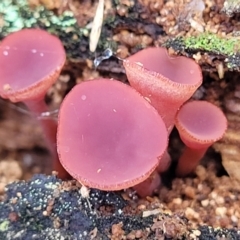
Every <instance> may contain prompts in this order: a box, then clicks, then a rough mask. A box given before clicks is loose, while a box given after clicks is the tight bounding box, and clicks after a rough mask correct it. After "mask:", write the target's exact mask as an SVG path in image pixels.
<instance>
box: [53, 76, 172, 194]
mask: <svg viewBox="0 0 240 240" xmlns="http://www.w3.org/2000/svg"><path fill="white" fill-rule="evenodd" d="M167 141H168V134H167V130H166V127H165V124H164V123H163V121H162V119H161V117H160V116H159V115H158V114H157V111H156V110H155V109H154V108H153V107H152V106H151V105H150V104H149V103H148V102H147V101H146V100H145V99H144V98H143V97H142V96H140V94H139V93H137V92H136V91H135V90H134V89H132V88H131V87H129V86H127V85H125V84H123V83H121V82H118V81H116V80H109V79H97V80H92V81H86V82H83V83H80V84H78V85H77V86H75V87H74V88H73V90H72V91H71V92H70V93H69V94H68V95H67V96H66V98H65V99H64V101H63V103H62V106H61V109H60V115H59V127H58V134H57V145H58V153H59V157H60V161H61V163H62V164H63V166H64V167H65V168H66V169H67V170H68V172H69V173H70V174H71V175H72V176H73V177H75V178H76V179H77V180H79V181H80V182H81V183H83V184H84V185H87V186H90V187H93V188H98V189H102V190H120V189H123V188H127V187H131V186H133V185H136V184H137V183H139V182H142V181H143V180H145V179H146V178H147V177H148V176H149V175H150V174H151V173H152V172H153V170H154V169H155V168H156V167H157V165H158V164H159V161H160V157H161V155H162V154H163V152H164V151H165V149H166V147H167Z"/></svg>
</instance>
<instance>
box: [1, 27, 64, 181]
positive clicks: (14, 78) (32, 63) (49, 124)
mask: <svg viewBox="0 0 240 240" xmlns="http://www.w3.org/2000/svg"><path fill="white" fill-rule="evenodd" d="M65 59H66V54H65V51H64V48H63V45H62V43H61V41H60V40H59V39H58V38H57V37H55V36H53V35H51V34H49V33H48V32H46V31H43V30H40V29H24V30H20V31H18V32H15V33H12V34H10V35H9V36H7V37H6V38H4V39H3V41H2V42H1V43H0V66H1V68H0V96H1V97H2V98H6V99H9V100H10V101H12V102H23V103H25V104H26V106H27V107H28V108H29V110H30V111H31V113H32V114H33V115H34V117H39V116H40V115H41V113H43V112H47V111H48V107H47V105H46V103H45V101H44V97H45V95H46V92H47V90H48V89H49V88H50V87H51V86H52V84H53V83H55V82H56V80H57V78H58V76H59V74H60V71H61V69H62V67H63V65H64V63H65ZM39 121H40V123H41V126H42V128H43V131H44V134H45V137H46V142H47V143H48V145H49V146H50V150H51V153H52V155H53V158H54V160H53V169H54V170H55V171H57V172H58V174H59V176H60V177H65V176H66V171H65V170H64V169H63V167H62V166H61V164H60V162H59V160H58V156H57V152H56V130H57V121H56V120H54V119H39Z"/></svg>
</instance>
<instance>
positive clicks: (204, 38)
mask: <svg viewBox="0 0 240 240" xmlns="http://www.w3.org/2000/svg"><path fill="white" fill-rule="evenodd" d="M183 41H184V43H185V47H186V48H187V49H196V50H203V51H208V52H212V53H216V54H221V55H226V56H231V55H234V54H236V53H237V52H239V49H240V44H239V41H238V40H237V39H236V38H221V37H219V36H217V35H215V34H212V33H203V34H200V35H198V36H195V37H188V38H184V40H183Z"/></svg>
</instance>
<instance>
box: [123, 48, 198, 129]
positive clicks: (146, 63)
mask: <svg viewBox="0 0 240 240" xmlns="http://www.w3.org/2000/svg"><path fill="white" fill-rule="evenodd" d="M123 65H124V67H125V69H126V75H127V77H128V80H129V82H130V85H131V86H132V87H133V88H135V89H136V90H137V91H138V92H139V93H140V94H141V95H142V96H144V97H145V98H146V99H148V100H149V102H150V103H151V105H152V106H153V107H154V108H156V109H157V111H158V113H159V114H160V116H161V117H162V119H163V121H164V122H165V124H166V127H167V129H168V132H169V133H170V132H171V130H172V128H173V126H174V119H175V115H176V113H177V111H178V109H179V108H180V106H181V105H182V104H183V103H184V102H186V101H187V100H188V99H189V98H190V97H191V96H192V95H193V93H194V92H195V91H196V89H197V88H198V87H199V86H200V85H201V84H202V72H201V69H200V67H199V65H198V64H197V63H196V62H195V61H194V60H192V59H190V58H187V57H184V56H178V57H175V56H174V57H173V56H169V54H168V52H167V50H166V49H165V48H156V47H150V48H146V49H144V50H141V51H139V52H137V53H136V54H134V55H132V56H130V57H128V58H127V59H125V60H124V61H123Z"/></svg>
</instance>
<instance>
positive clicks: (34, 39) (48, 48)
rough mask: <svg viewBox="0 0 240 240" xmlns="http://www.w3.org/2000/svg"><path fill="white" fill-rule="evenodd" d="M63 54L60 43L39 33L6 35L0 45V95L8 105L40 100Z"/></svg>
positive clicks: (51, 80)
mask: <svg viewBox="0 0 240 240" xmlns="http://www.w3.org/2000/svg"><path fill="white" fill-rule="evenodd" d="M65 58H66V54H65V51H64V48H63V45H62V43H61V41H60V40H59V39H58V38H57V37H55V36H53V35H51V34H49V33H48V32H46V31H44V30H40V29H24V30H20V31H18V32H14V33H12V34H10V35H8V36H7V37H6V38H5V39H3V41H2V42H1V44H0V66H1V71H0V95H1V97H3V98H7V99H9V100H11V101H12V102H20V101H23V102H24V101H25V100H27V101H29V100H30V99H38V98H43V97H44V96H45V94H46V92H47V90H48V89H49V88H50V87H51V86H52V84H53V83H54V82H55V81H56V79H57V77H58V75H59V73H60V71H61V68H62V66H63V65H64V63H65Z"/></svg>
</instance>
